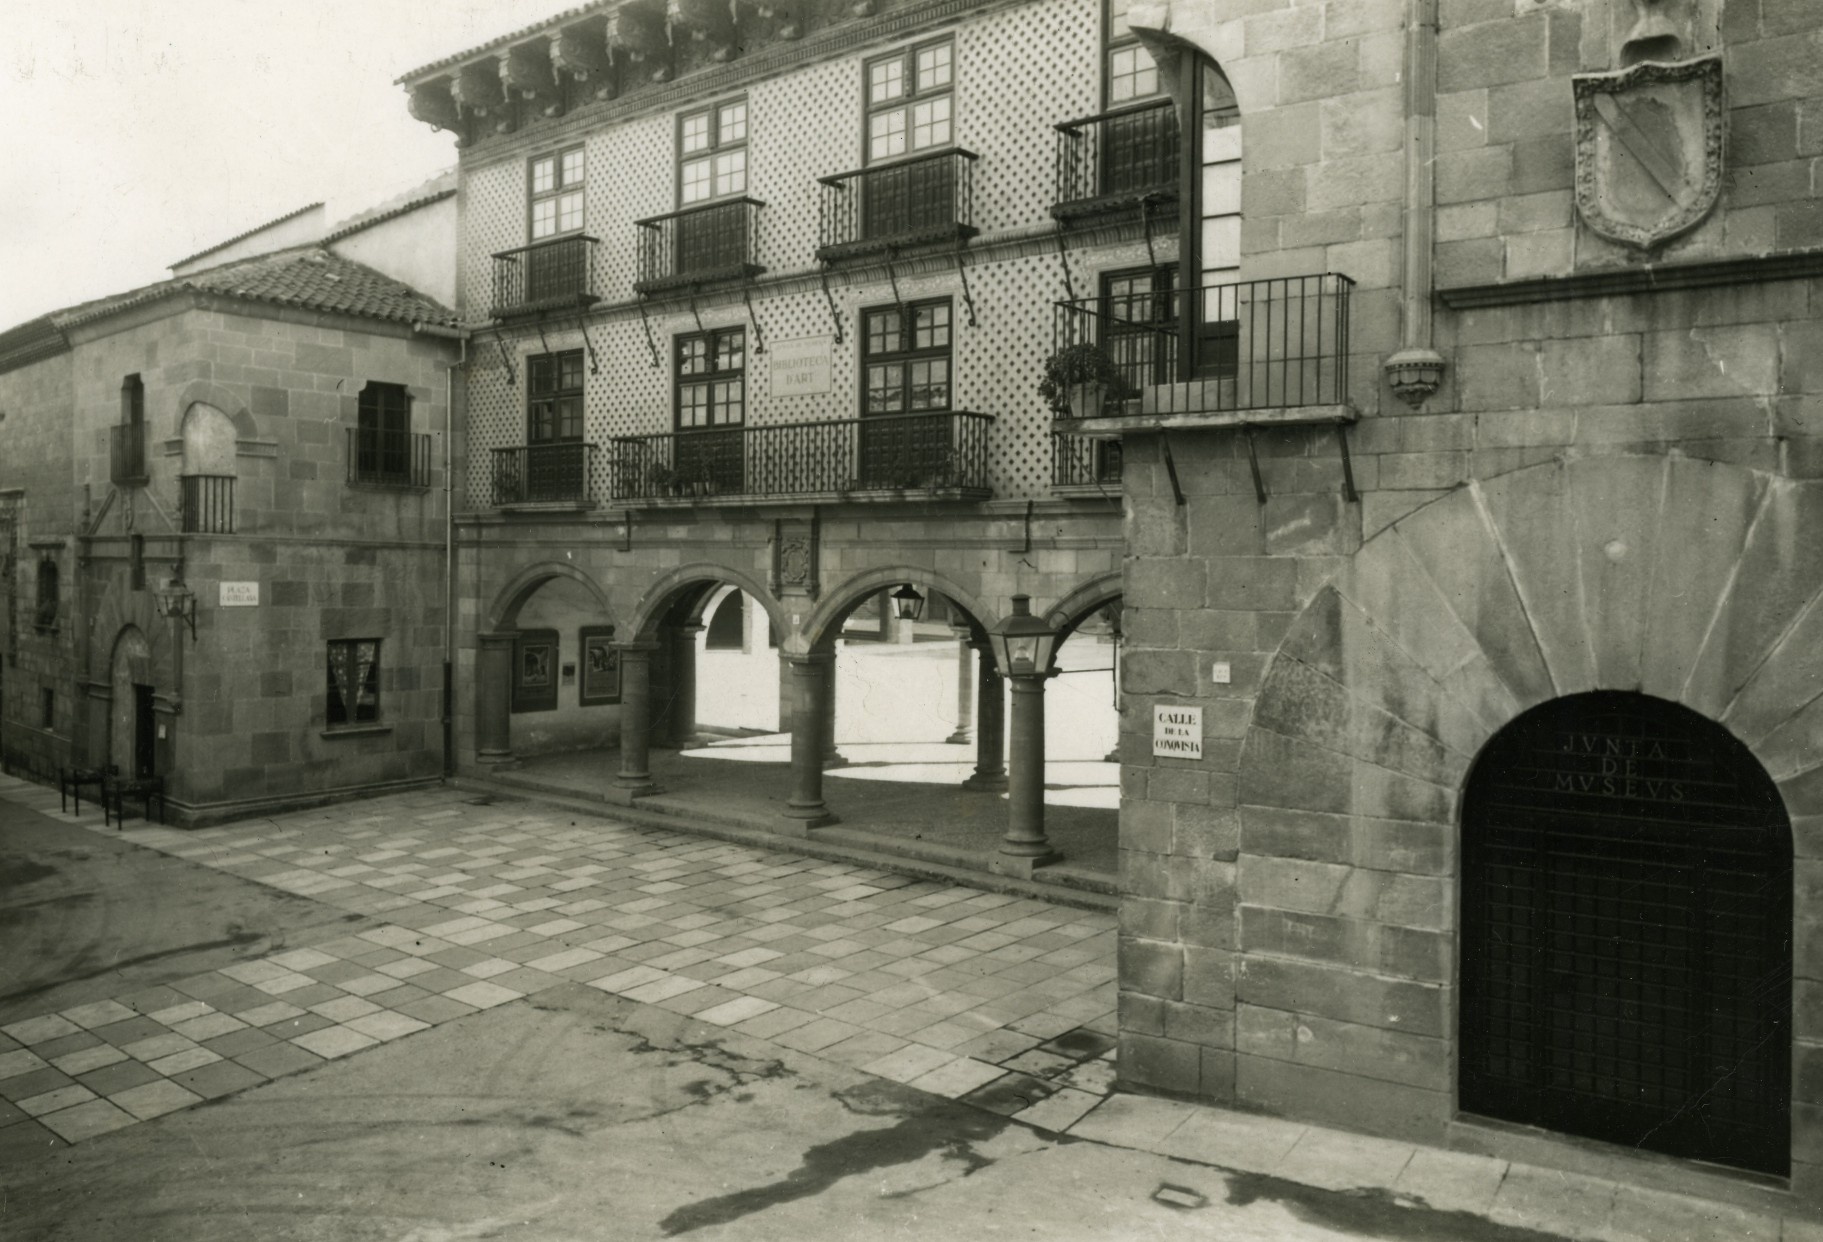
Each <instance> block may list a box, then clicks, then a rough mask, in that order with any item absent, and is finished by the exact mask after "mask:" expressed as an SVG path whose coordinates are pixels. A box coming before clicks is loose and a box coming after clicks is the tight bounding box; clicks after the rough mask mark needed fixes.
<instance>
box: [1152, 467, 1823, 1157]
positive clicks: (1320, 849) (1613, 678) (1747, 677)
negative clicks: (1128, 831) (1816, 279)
mask: <svg viewBox="0 0 1823 1242" xmlns="http://www.w3.org/2000/svg"><path fill="white" fill-rule="evenodd" d="M1820 523H1823V482H1819V481H1808V480H1805V481H1799V480H1791V479H1786V478H1782V477H1778V476H1775V475H1772V474H1768V473H1766V472H1763V471H1757V470H1752V469H1748V468H1744V467H1741V466H1736V465H1732V464H1727V463H1717V462H1709V461H1701V460H1696V459H1692V458H1687V457H1683V456H1680V455H1676V454H1669V455H1625V454H1622V455H1611V456H1598V457H1574V458H1558V459H1554V460H1551V461H1548V462H1543V463H1540V464H1537V465H1534V466H1528V467H1524V468H1521V469H1519V470H1515V471H1512V472H1510V473H1508V474H1504V475H1499V476H1496V477H1493V478H1489V479H1481V480H1474V481H1471V482H1469V483H1468V484H1466V485H1465V486H1462V487H1460V488H1458V489H1456V490H1454V491H1453V492H1451V493H1449V494H1447V495H1445V496H1443V497H1440V498H1438V499H1436V500H1434V501H1432V502H1430V503H1428V504H1426V505H1424V506H1423V507H1421V508H1419V509H1417V510H1415V511H1414V512H1412V513H1410V514H1407V515H1406V516H1404V517H1402V518H1400V519H1399V520H1397V521H1395V522H1393V523H1392V524H1390V525H1389V526H1387V527H1386V528H1384V529H1383V530H1381V531H1379V532H1377V533H1376V534H1374V535H1373V536H1372V537H1371V538H1369V539H1368V540H1367V541H1366V542H1365V543H1364V544H1363V545H1362V547H1361V548H1360V550H1359V551H1358V552H1357V553H1356V554H1355V555H1354V556H1352V557H1351V558H1350V559H1349V560H1348V561H1347V562H1346V563H1345V565H1344V566H1343V567H1342V569H1341V570H1340V571H1339V572H1338V573H1337V574H1336V576H1335V577H1334V578H1333V579H1332V580H1331V581H1330V582H1329V583H1328V584H1326V585H1325V586H1323V587H1322V588H1321V589H1319V590H1318V591H1317V593H1316V594H1315V596H1314V597H1313V598H1312V599H1311V600H1310V601H1309V603H1308V604H1307V605H1306V606H1305V607H1304V609H1303V611H1302V612H1301V613H1300V614H1299V616H1298V617H1297V619H1296V620H1295V621H1294V622H1293V624H1292V626H1291V627H1290V629H1289V630H1288V632H1287V633H1286V636H1285V638H1284V639H1283V641H1282V642H1281V643H1280V645H1279V647H1278V650H1277V651H1276V652H1275V653H1274V654H1273V655H1272V657H1271V658H1270V661H1269V663H1268V665H1267V667H1266V669H1265V670H1264V673H1263V675H1262V679H1261V685H1260V688H1259V691H1258V693H1257V696H1256V698H1255V700H1254V704H1253V709H1252V714H1251V717H1250V718H1249V719H1247V720H1245V721H1243V722H1241V727H1240V728H1239V729H1238V730H1237V732H1238V733H1239V734H1240V735H1241V751H1240V757H1239V762H1238V769H1239V770H1238V780H1237V793H1236V802H1237V804H1238V818H1239V828H1240V834H1241V841H1242V854H1243V858H1242V861H1241V866H1242V868H1243V870H1245V869H1246V868H1248V867H1250V866H1256V865H1257V866H1258V867H1259V868H1260V870H1259V871H1258V872H1256V874H1259V873H1264V872H1266V871H1270V870H1271V869H1272V868H1274V867H1277V868H1280V869H1283V868H1286V867H1298V866H1302V867H1309V866H1312V863H1311V861H1310V860H1319V861H1318V864H1317V866H1318V869H1320V870H1321V871H1322V872H1323V875H1324V876H1325V877H1326V878H1327V877H1330V876H1334V877H1337V878H1338V882H1339V883H1342V884H1343V885H1344V887H1343V888H1341V889H1340V890H1337V892H1336V893H1335V894H1334V896H1333V901H1332V902H1331V904H1330V905H1329V906H1328V907H1325V910H1326V912H1327V913H1329V914H1334V915H1336V916H1337V918H1338V920H1339V922H1340V923H1342V924H1347V927H1346V928H1345V929H1341V930H1337V931H1336V933H1335V934H1336V935H1337V936H1338V937H1341V936H1344V935H1355V936H1357V937H1358V938H1359V944H1360V945H1361V946H1362V948H1361V952H1362V953H1364V954H1367V955H1368V956H1370V957H1373V960H1375V961H1376V962H1378V963H1379V964H1380V966H1379V968H1380V969H1381V970H1382V971H1383V973H1389V974H1393V975H1398V976H1401V977H1402V978H1405V979H1409V980H1412V981H1413V982H1414V985H1415V986H1422V987H1434V988H1439V989H1442V990H1441V991H1439V992H1438V993H1437V994H1436V996H1437V999H1436V1000H1435V1002H1434V1006H1435V1007H1434V1008H1433V1009H1432V1010H1431V1012H1430V1013H1428V1014H1427V1015H1426V1016H1425V1018H1424V1019H1423V1020H1424V1022H1425V1023H1426V1024H1427V1026H1428V1029H1429V1037H1431V1038H1436V1039H1442V1040H1448V1039H1450V1038H1452V1037H1453V1036H1452V1032H1453V1030H1454V1016H1453V1012H1452V1006H1453V1005H1454V998H1453V997H1452V996H1451V995H1450V993H1449V986H1450V984H1451V982H1452V980H1453V979H1454V969H1455V968H1454V965H1453V958H1452V949H1451V946H1452V944H1453V936H1454V929H1455V925H1456V913H1455V904H1454V903H1455V900H1456V898H1455V896H1454V894H1455V891H1456V885H1457V884H1458V883H1459V877H1460V855H1459V852H1458V849H1457V847H1456V842H1457V840H1458V833H1459V831H1460V829H1459V819H1460V811H1461V800H1462V796H1463V791H1464V789H1465V786H1466V782H1467V779H1468V776H1469V772H1470V769H1471V766H1472V764H1473V763H1474V761H1475V760H1476V758H1477V756H1478V755H1480V754H1481V753H1482V750H1483V748H1484V746H1485V745H1486V744H1487V742H1488V741H1489V739H1490V738H1492V737H1493V736H1494V734H1495V733H1496V732H1497V731H1499V730H1500V729H1501V728H1503V727H1504V726H1506V725H1507V724H1509V723H1510V722H1512V721H1513V720H1515V719H1516V718H1518V717H1519V716H1520V715H1521V714H1522V713H1524V712H1525V711H1527V710H1528V709H1530V708H1533V707H1536V706H1538V705H1540V704H1543V703H1545V702H1547V701H1550V700H1554V699H1558V698H1562V697H1565V696H1569V695H1575V694H1582V693H1585V692H1590V691H1631V692H1637V693H1640V694H1644V695H1648V696H1651V697H1653V698H1657V699H1663V700H1666V701H1668V702H1670V703H1676V704H1680V705H1682V706H1683V707H1686V708H1689V709H1690V710H1691V711H1694V712H1696V713H1697V714H1698V715H1700V716H1702V717H1704V718H1705V719H1707V720H1709V721H1712V722H1714V723H1716V724H1718V725H1720V726H1722V727H1723V728H1725V729H1726V730H1727V731H1728V732H1729V733H1730V734H1732V735H1733V736H1734V737H1735V738H1737V739H1738V740H1739V741H1740V742H1741V743H1742V744H1743V745H1744V746H1745V748H1746V749H1747V751H1748V752H1749V753H1750V754H1751V755H1752V756H1753V757H1754V758H1755V760H1756V761H1757V762H1758V763H1760V764H1761V765H1762V766H1763V767H1764V769H1765V770H1766V773H1767V775H1768V776H1769V777H1770V778H1771V779H1772V781H1773V783H1774V785H1775V786H1776V787H1777V789H1778V792H1779V796H1780V797H1781V798H1782V800H1783V801H1784V804H1785V808H1786V811H1787V813H1788V814H1789V815H1790V816H1791V817H1792V821H1793V825H1794V828H1795V829H1796V832H1795V836H1796V838H1797V848H1798V851H1799V852H1800V854H1809V853H1814V847H1809V848H1807V847H1806V844H1805V835H1806V834H1805V831H1804V828H1803V824H1804V823H1805V822H1806V817H1810V816H1816V815H1819V814H1823V607H1819V604H1823V557H1819V556H1818V555H1816V553H1815V551H1814V541H1813V540H1812V539H1811V538H1810V537H1809V536H1810V533H1812V532H1814V531H1816V530H1817V529H1819V524H1820ZM1130 689H1131V687H1130ZM1311 874H1312V875H1315V874H1316V871H1315V870H1313V871H1311ZM1800 887H1801V886H1800ZM1298 900H1299V898H1298V897H1296V895H1294V894H1288V893H1281V894H1279V895H1275V896H1273V897H1270V898H1259V897H1256V898H1255V904H1260V905H1265V906H1281V907H1284V908H1287V909H1290V908H1293V907H1296V905H1297V901H1298ZM1338 912H1339V913H1338ZM1292 917H1300V916H1292ZM1808 918H1814V914H1810V913H1807V912H1806V911H1805V909H1804V906H1803V901H1802V893H1801V892H1800V894H1799V901H1798V908H1797V919H1798V921H1799V924H1800V925H1801V926H1802V925H1805V921H1806V919H1808ZM1255 926H1256V927H1258V928H1260V929H1262V930H1259V931H1256V932H1254V933H1252V935H1251V936H1243V937H1242V938H1241V940H1240V943H1239V944H1238V946H1237V951H1238V953H1239V955H1240V956H1241V957H1242V958H1243V962H1242V963H1241V965H1240V966H1239V972H1240V974H1241V975H1242V976H1245V973H1246V969H1247V966H1246V962H1245V959H1246V958H1247V957H1248V955H1249V954H1252V953H1270V952H1272V951H1274V950H1273V946H1272V943H1271V935H1270V934H1269V933H1267V932H1266V931H1264V930H1263V929H1264V927H1265V921H1264V920H1262V921H1261V922H1260V923H1258V924H1256V925H1255ZM1395 934H1397V935H1398V936H1400V937H1403V939H1402V940H1401V941H1400V942H1399V947H1398V949H1396V950H1395V949H1393V948H1392V947H1391V946H1392V944H1393V941H1392V940H1391V939H1389V937H1392V936H1394V935H1395ZM1348 943H1350V944H1354V943H1356V941H1354V940H1350V941H1348ZM1797 943H1798V944H1799V945H1800V950H1799V953H1798V959H1797V962H1796V964H1795V973H1796V976H1797V978H1798V979H1800V980H1823V961H1818V960H1815V959H1810V958H1807V955H1806V953H1805V951H1804V949H1803V947H1802V946H1803V945H1804V943H1805V939H1804V937H1802V936H1799V937H1798V939H1797ZM1370 944H1371V945H1373V946H1376V947H1373V948H1371V949H1370V948H1369V947H1367V946H1369V945H1370ZM1375 955H1377V956H1375ZM1318 956H1321V954H1318ZM1361 960H1366V959H1365V958H1363V959H1361ZM1414 994H1415V993H1414ZM1275 1004H1276V1005H1277V1007H1279V1008H1290V1009H1301V1008H1306V1007H1307V1008H1309V1009H1311V1010H1312V1011H1314V1012H1321V1011H1322V1002H1321V1001H1320V1000H1318V999H1316V998H1315V997H1314V996H1313V997H1311V998H1309V999H1306V1000H1298V999H1292V1000H1286V1001H1280V1002H1275ZM1401 1029H1402V1030H1404V1031H1405V1032H1406V1033H1408V1034H1415V1033H1416V1032H1415V1030H1414V1029H1413V1027H1411V1026H1406V1027H1402V1028H1401ZM1793 1038H1794V1041H1795V1043H1794V1049H1795V1050H1796V1051H1798V1052H1802V1051H1803V1049H1804V1047H1805V1046H1806V1045H1808V1046H1810V1047H1813V1048H1823V1021H1816V1020H1813V1019H1810V1018H1809V1017H1807V1015H1806V1014H1805V1012H1804V1009H1803V1007H1802V1006H1800V1007H1798V1010H1797V1012H1796V1014H1795V1015H1794V1027H1793ZM1444 1060H1445V1061H1447V1058H1445V1059H1444ZM1439 1064H1442V1062H1439ZM1337 1068H1345V1067H1337ZM1356 1072H1359V1073H1361V1074H1362V1075H1363V1076H1364V1077H1366V1078H1372V1077H1374V1076H1375V1073H1374V1071H1373V1070H1371V1069H1370V1068H1369V1067H1368V1066H1367V1064H1366V1063H1365V1061H1363V1062H1362V1063H1361V1065H1360V1067H1359V1069H1358V1071H1356ZM1442 1072H1443V1073H1444V1074H1445V1075H1446V1076H1444V1077H1430V1078H1426V1079H1424V1080H1423V1081H1422V1082H1419V1081H1417V1080H1414V1081H1413V1082H1412V1084H1411V1085H1412V1087H1413V1095H1412V1098H1411V1103H1412V1107H1413V1108H1414V1109H1419V1108H1422V1109H1424V1110H1429V1111H1428V1112H1427V1114H1426V1115H1427V1117H1428V1120H1429V1123H1430V1124H1436V1125H1438V1126H1441V1125H1443V1124H1445V1123H1446V1122H1447V1117H1448V1115H1449V1113H1450V1110H1451V1108H1452V1107H1453V1103H1452V1100H1453V1096H1452V1091H1453V1080H1452V1079H1450V1078H1448V1077H1447V1070H1445V1071H1442ZM1820 1094H1823V1093H1820ZM1420 1098H1422V1099H1423V1100H1424V1101H1426V1102H1425V1103H1424V1104H1422V1105H1420V1104H1419V1103H1418V1102H1417V1101H1418V1100H1419V1099H1420ZM1820 1102H1823V1100H1804V1099H1794V1100H1793V1103H1794V1105H1801V1104H1816V1103H1820Z"/></svg>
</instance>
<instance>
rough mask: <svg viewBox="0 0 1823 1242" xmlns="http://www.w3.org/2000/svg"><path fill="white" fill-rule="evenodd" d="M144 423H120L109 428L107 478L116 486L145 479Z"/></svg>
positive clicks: (127, 484) (135, 483)
mask: <svg viewBox="0 0 1823 1242" xmlns="http://www.w3.org/2000/svg"><path fill="white" fill-rule="evenodd" d="M146 478H147V475H146V425H145V424H144V423H121V424H119V425H118V426H115V427H111V428H109V443H108V479H109V481H111V482H112V483H113V484H114V485H115V486H116V487H131V486H136V485H139V484H143V483H144V482H145V481H146Z"/></svg>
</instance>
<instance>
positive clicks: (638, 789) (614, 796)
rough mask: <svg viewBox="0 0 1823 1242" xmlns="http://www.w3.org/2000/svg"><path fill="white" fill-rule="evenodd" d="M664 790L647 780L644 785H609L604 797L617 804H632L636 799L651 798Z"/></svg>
mask: <svg viewBox="0 0 1823 1242" xmlns="http://www.w3.org/2000/svg"><path fill="white" fill-rule="evenodd" d="M663 792H665V791H664V789H663V788H662V787H661V786H659V785H656V784H654V783H653V782H651V781H647V782H646V783H645V784H643V785H620V784H615V785H609V786H608V787H607V788H606V789H605V790H603V791H602V797H603V798H605V799H607V800H608V801H609V802H612V803H614V804H616V805H617V806H632V805H633V802H634V800H635V799H638V798H650V797H651V796H652V795H653V794H661V793H663Z"/></svg>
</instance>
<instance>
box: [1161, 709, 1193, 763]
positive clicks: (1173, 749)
mask: <svg viewBox="0 0 1823 1242" xmlns="http://www.w3.org/2000/svg"><path fill="white" fill-rule="evenodd" d="M1152 753H1153V754H1154V755H1157V756H1161V757H1163V758H1166V759H1201V758H1202V757H1203V709H1202V708H1200V707H1184V706H1182V705H1179V704H1171V703H1159V704H1156V705H1154V706H1153V708H1152Z"/></svg>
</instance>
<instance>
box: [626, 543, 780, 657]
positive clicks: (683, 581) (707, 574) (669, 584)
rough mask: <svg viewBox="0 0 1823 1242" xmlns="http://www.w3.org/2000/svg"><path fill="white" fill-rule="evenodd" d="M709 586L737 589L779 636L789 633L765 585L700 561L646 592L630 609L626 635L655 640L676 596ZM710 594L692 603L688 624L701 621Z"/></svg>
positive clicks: (679, 568)
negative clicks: (688, 589)
mask: <svg viewBox="0 0 1823 1242" xmlns="http://www.w3.org/2000/svg"><path fill="white" fill-rule="evenodd" d="M711 583H728V584H730V585H733V586H737V587H739V588H740V589H741V590H742V591H744V592H746V593H747V595H749V596H750V597H752V598H753V599H756V600H758V601H759V602H760V607H762V608H764V609H765V610H766V613H767V615H768V616H770V617H771V618H772V624H773V625H774V626H775V627H776V628H777V629H778V632H779V634H780V635H781V636H783V635H785V634H788V633H789V632H790V627H789V626H788V625H787V624H786V618H785V610H784V608H783V607H782V606H781V605H780V604H779V601H778V600H777V599H775V598H774V597H773V594H772V592H771V591H769V590H767V589H766V587H765V584H763V583H761V582H759V581H758V580H757V579H755V578H754V577H753V576H752V575H750V574H744V573H742V572H741V571H740V570H738V569H730V568H728V567H727V566H726V565H717V564H714V563H712V562H708V561H700V562H697V563H696V564H693V565H680V566H679V567H678V568H676V569H673V570H671V571H670V572H669V573H667V574H665V575H664V576H662V577H660V578H659V579H658V580H657V581H655V582H654V583H653V584H652V585H651V586H650V587H648V588H646V593H645V595H644V596H642V597H641V599H640V601H639V603H638V605H637V606H636V607H635V608H634V609H633V619H632V623H631V624H630V625H629V626H628V627H627V630H628V633H629V634H630V635H632V636H633V637H635V638H638V639H642V640H649V639H652V638H654V637H656V635H657V633H658V627H659V624H660V623H661V622H662V621H664V619H665V616H666V614H667V613H668V612H670V610H671V608H672V607H673V606H674V605H676V603H677V602H678V595H679V593H680V592H681V591H683V590H684V588H686V587H691V586H703V587H707V586H709V585H710V584H711ZM713 594H714V592H713V591H703V592H702V593H701V597H700V598H699V599H697V600H695V601H694V602H693V604H692V606H691V612H692V614H693V615H692V617H691V620H693V621H694V620H699V619H700V618H701V615H702V609H703V606H704V605H706V604H707V603H708V602H709V599H710V598H711V597H712V596H713Z"/></svg>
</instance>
